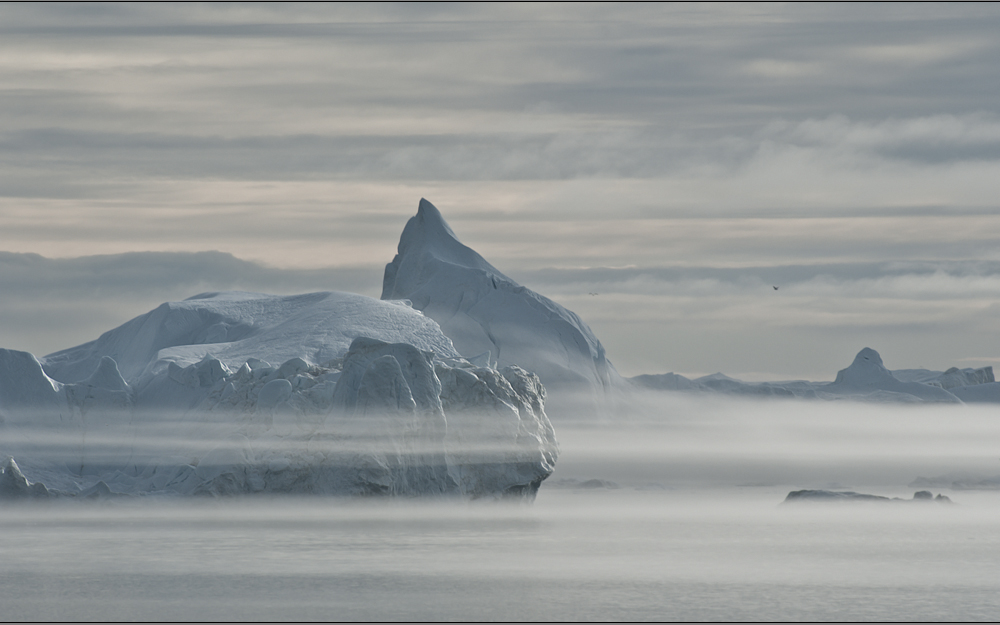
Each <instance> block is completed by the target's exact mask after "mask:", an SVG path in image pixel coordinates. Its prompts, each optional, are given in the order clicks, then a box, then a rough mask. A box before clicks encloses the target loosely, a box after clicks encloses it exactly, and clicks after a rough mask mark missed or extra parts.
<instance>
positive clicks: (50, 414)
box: [0, 293, 558, 497]
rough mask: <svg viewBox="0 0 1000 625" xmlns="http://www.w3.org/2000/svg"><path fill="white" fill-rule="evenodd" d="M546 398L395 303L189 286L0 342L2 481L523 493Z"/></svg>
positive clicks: (77, 486) (534, 382)
mask: <svg viewBox="0 0 1000 625" xmlns="http://www.w3.org/2000/svg"><path fill="white" fill-rule="evenodd" d="M272 363H273V364H272ZM544 397H545V391H544V389H543V388H542V386H541V384H540V382H539V381H538V378H537V377H536V376H534V375H533V374H531V373H528V372H526V371H524V370H522V369H519V368H517V367H507V368H504V369H502V370H497V369H495V368H490V367H478V366H475V365H473V364H472V363H470V362H468V361H466V360H465V359H463V358H462V357H461V356H460V355H459V353H458V352H457V351H456V350H455V349H454V347H453V346H452V343H451V341H450V339H448V337H446V336H445V335H444V334H443V333H442V332H441V330H440V328H439V327H438V326H437V324H436V323H435V322H434V321H433V320H432V319H428V318H427V317H425V316H424V315H422V314H421V313H419V312H418V311H415V310H413V309H411V308H409V307H407V306H404V305H401V304H400V303H398V302H397V303H392V302H384V301H380V300H375V299H372V298H369V297H364V296H360V295H352V294H347V293H312V294H308V295H301V296H292V297H279V296H273V295H262V294H254V293H211V294H204V295H200V296H197V297H194V298H191V299H189V300H185V301H183V302H172V303H167V304H164V305H162V306H160V307H158V308H156V309H155V310H153V311H151V312H149V313H147V314H145V315H142V316H140V317H137V318H136V319H133V320H132V321H129V322H128V323H125V324H124V325H122V326H120V327H118V328H115V329H114V330H111V331H109V332H106V333H105V334H103V335H102V336H101V337H100V338H99V339H97V340H96V341H92V342H90V343H87V344H84V345H81V346H79V347H75V348H72V349H68V350H63V351H60V352H56V353H54V354H51V355H49V356H47V357H45V358H43V359H40V360H39V359H36V358H35V357H34V356H33V355H31V354H29V353H26V352H16V351H11V350H0V445H2V448H0V453H3V454H7V455H8V456H12V457H17V459H18V462H17V463H14V462H13V460H11V461H10V462H8V468H6V469H5V473H4V477H3V479H2V480H0V481H3V480H6V481H5V482H4V483H5V484H6V483H8V482H9V484H8V485H7V487H5V488H6V490H5V491H4V492H7V491H9V493H8V494H10V493H20V494H21V495H23V496H29V495H30V496H49V495H52V494H69V495H75V496H102V494H103V495H112V494H115V493H122V494H131V495H135V494H151V493H179V494H199V493H205V494H238V493H258V492H260V493H267V492H272V493H278V492H280V493H319V494H342V495H343V494H389V495H428V494H439V495H449V494H457V495H463V496H471V497H484V496H485V497H495V496H506V495H515V496H527V497H533V496H534V493H535V492H536V491H537V489H538V486H539V484H540V483H541V481H542V480H544V479H545V478H546V477H547V476H548V475H549V474H550V473H551V472H552V470H553V468H554V464H555V461H556V457H557V455H558V446H557V444H556V441H555V435H554V433H553V431H552V427H551V425H550V424H549V421H548V418H547V416H546V415H545V412H544V408H543V402H544ZM18 465H20V467H18ZM25 476H28V477H25ZM29 479H30V482H29ZM43 483H44V485H45V486H42V484H43ZM32 484H34V485H32ZM94 489H96V490H94ZM0 490H2V489H0ZM2 495H3V493H0V496H2ZM21 495H18V496H21ZM11 496H13V495H11Z"/></svg>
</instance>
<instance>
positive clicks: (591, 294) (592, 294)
mask: <svg viewBox="0 0 1000 625" xmlns="http://www.w3.org/2000/svg"><path fill="white" fill-rule="evenodd" d="M588 295H597V293H588Z"/></svg>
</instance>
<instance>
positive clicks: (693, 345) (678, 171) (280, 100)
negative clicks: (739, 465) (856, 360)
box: [0, 4, 1000, 379]
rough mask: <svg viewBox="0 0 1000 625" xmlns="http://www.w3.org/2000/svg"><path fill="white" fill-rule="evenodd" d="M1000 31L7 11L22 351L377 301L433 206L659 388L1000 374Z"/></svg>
mask: <svg viewBox="0 0 1000 625" xmlns="http://www.w3.org/2000/svg"><path fill="white" fill-rule="evenodd" d="M998 33H1000V8H998V7H997V6H995V5H987V6H980V5H973V4H960V5H924V4H919V5H895V4H893V5H854V4H852V5H846V6H844V5H813V4H809V5H792V6H782V5H774V6H770V5H768V6H761V5H752V6H735V7H734V6H729V5H725V6H710V7H703V6H701V5H695V6H686V5H666V6H662V5H657V6H646V5H626V6H619V5H613V6H602V5H590V4H587V5H581V6H573V5H570V6H566V5H562V4H560V5H535V4H531V5H525V4H518V5H513V6H499V7H496V6H492V5H489V6H481V5H472V6H457V7H456V6H453V5H429V6H427V5H417V6H413V5H376V6H367V5H347V6H341V5H334V6H328V5H305V6H287V5H256V4H255V5H248V6H240V5H221V6H216V5H190V4H182V5H172V4H171V5H152V6H148V5H124V6H123V5H110V6H103V5H41V6H36V5H7V4H5V5H2V6H0V250H2V251H3V252H5V253H0V345H2V346H5V347H9V348H15V349H24V350H29V351H32V352H35V353H37V354H45V353H48V352H51V351H54V350H56V349H59V348H63V347H68V346H70V345H74V344H77V343H81V342H84V341H87V340H90V339H92V338H95V337H96V336H97V335H98V334H99V333H100V332H102V331H104V330H107V329H110V328H111V327H114V326H116V325H119V324H120V323H123V322H124V321H126V320H128V319H129V318H131V317H133V316H135V315H137V314H140V313H142V312H145V311H146V310H148V309H150V308H152V307H154V306H156V305H157V304H159V303H160V302H162V301H165V300H171V299H182V298H184V297H187V296H190V295H193V294H195V293H197V292H201V291H207V290H219V289H230V288H244V289H252V290H263V291H270V292H302V291H309V290H330V289H338V290H346V291H354V292H360V293H365V294H368V295H373V296H376V297H377V296H378V295H379V292H380V288H381V273H382V268H383V267H384V265H385V263H387V262H389V261H390V260H391V259H392V256H393V254H394V252H395V246H396V243H397V242H398V238H399V234H400V232H401V231H402V228H403V226H404V224H405V223H406V220H407V219H408V218H409V217H410V216H411V215H412V214H413V213H414V212H415V211H416V207H417V203H418V201H419V199H420V198H421V197H426V198H427V199H429V200H430V201H431V202H433V203H434V204H435V205H436V206H437V207H438V208H439V209H441V211H442V213H443V214H444V215H445V218H446V219H448V221H449V222H450V224H451V226H452V228H453V229H454V230H455V231H456V233H457V234H458V235H459V237H460V238H461V239H462V240H463V242H465V243H466V244H467V245H469V246H471V247H472V248H474V249H476V250H477V251H479V252H480V253H481V254H483V256H485V257H486V258H487V260H489V261H490V262H491V263H492V264H493V265H494V266H496V267H498V268H499V269H500V270H502V271H504V272H505V273H507V274H508V275H509V276H510V277H512V278H514V279H515V280H517V281H519V282H522V283H523V284H525V285H527V286H529V287H531V288H533V289H535V290H536V291H539V292H541V293H543V294H545V295H548V296H549V297H552V298H553V299H555V300H556V301H558V302H560V303H562V304H563V305H565V306H567V307H568V308H570V309H572V310H575V311H576V312H577V313H579V314H580V315H581V317H582V318H583V319H584V320H585V321H587V322H588V323H589V324H590V325H591V327H592V328H593V329H594V331H595V333H596V334H597V335H598V337H599V338H600V339H601V340H602V341H603V343H604V344H605V347H606V348H607V352H608V355H609V357H610V358H611V360H612V361H613V362H614V363H615V364H616V365H617V366H618V368H619V370H620V371H621V372H622V373H623V374H625V375H635V374H639V373H660V372H666V371H675V372H679V373H684V374H688V375H697V374H705V373H712V372H715V371H719V370H721V371H723V372H725V373H728V374H730V375H734V376H736V377H743V378H745V379H777V378H789V377H804V378H809V379H832V378H833V376H834V375H835V373H836V371H837V369H840V368H843V367H845V366H847V365H848V364H849V363H850V361H851V360H852V359H853V356H854V354H855V353H856V352H857V351H858V350H860V349H861V348H862V347H865V346H868V347H872V348H874V349H876V350H878V351H879V352H880V353H881V354H882V357H883V360H884V361H885V362H886V364H887V366H889V367H890V368H915V367H927V368H932V369H945V368H947V367H949V366H952V365H957V366H962V367H966V366H982V365H988V364H998V365H1000V343H998V340H997V338H998V329H997V317H998V313H1000V299H998V298H1000V247H998V245H997V243H998V241H1000V210H998V204H1000V111H998V107H1000V36H998V35H997V34H998ZM209 251H213V252H219V253H215V254H205V253H204V252H209ZM151 252H156V254H152V253H151ZM135 253H143V254H135ZM95 255H102V257H100V258H92V256H95ZM774 285H777V286H779V287H780V289H779V290H777V291H775V290H774V289H773V288H772V286H774ZM589 293H598V295H596V296H594V295H589Z"/></svg>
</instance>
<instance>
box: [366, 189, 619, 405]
mask: <svg viewBox="0 0 1000 625" xmlns="http://www.w3.org/2000/svg"><path fill="white" fill-rule="evenodd" d="M397 249H398V253H397V254H396V256H395V257H394V258H393V259H392V262H391V263H389V264H388V265H386V267H385V275H384V278H383V281H382V299H383V300H402V299H405V300H409V301H410V302H411V303H412V305H413V308H414V309H416V310H419V311H421V312H422V313H423V314H424V315H426V316H428V317H430V318H431V319H433V320H434V321H436V322H437V323H438V324H439V325H440V326H441V330H442V331H443V332H444V333H445V335H447V336H448V337H449V338H450V339H451V340H452V342H453V343H454V345H455V349H457V350H458V351H459V352H460V353H461V354H462V355H463V356H464V357H466V358H476V357H479V356H481V355H483V354H485V353H487V352H489V354H490V356H489V358H491V359H494V360H495V362H496V363H497V365H496V366H497V367H500V368H502V367H506V366H511V365H518V366H521V367H523V368H525V369H526V370H528V371H532V372H534V373H536V374H537V375H538V376H539V377H540V378H541V380H542V382H543V383H544V384H545V385H546V387H559V386H573V387H577V388H579V387H581V386H582V387H584V388H588V387H589V388H590V389H592V390H594V391H600V392H601V393H602V394H603V392H604V391H607V390H609V389H610V388H611V387H614V386H617V385H618V384H620V383H622V382H621V378H620V376H619V375H618V373H617V371H615V369H614V367H613V366H612V365H611V363H609V362H608V361H607V359H606V358H605V355H604V347H603V346H602V345H601V343H600V341H598V340H597V337H596V336H594V333H593V332H592V331H591V330H590V328H589V327H587V324H585V323H584V322H583V321H582V320H581V319H580V318H579V317H578V316H577V315H576V314H575V313H574V312H572V311H569V310H566V309H565V308H563V307H562V306H560V305H559V304H557V303H556V302H553V301H552V300H550V299H549V298H547V297H544V296H542V295H539V294H538V293H535V292H534V291H532V290H530V289H527V288H525V287H523V286H521V285H519V284H517V283H516V282H514V281H513V280H511V279H510V278H508V277H507V276H505V275H504V274H503V273H501V272H500V271H499V270H498V269H496V268H495V267H494V266H493V265H491V264H490V263H489V262H487V261H486V259H484V258H483V257H482V256H480V255H479V254H478V253H477V252H476V251H475V250H473V249H472V248H470V247H467V246H466V245H464V244H462V242H461V241H459V240H458V237H457V236H456V235H455V233H454V231H452V229H451V228H450V227H449V226H448V223H447V222H446V221H445V220H444V217H443V216H442V215H441V212H440V211H439V210H438V209H437V207H435V206H434V205H433V204H431V203H430V202H428V201H427V200H426V199H421V200H420V205H419V206H418V207H417V214H416V215H414V216H413V217H411V218H410V220H409V221H408V222H407V223H406V227H405V228H403V233H402V235H401V236H400V239H399V247H398V248H397Z"/></svg>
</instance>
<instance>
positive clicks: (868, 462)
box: [0, 400, 1000, 621]
mask: <svg viewBox="0 0 1000 625" xmlns="http://www.w3.org/2000/svg"><path fill="white" fill-rule="evenodd" d="M647 417H648V418H638V417H636V418H632V419H630V420H627V421H626V420H618V421H616V420H605V421H602V422H600V423H563V424H562V425H561V426H557V433H558V435H559V438H560V443H561V445H562V456H561V458H560V460H559V463H558V465H557V470H556V473H555V474H554V475H553V476H552V478H550V479H549V480H548V481H547V482H546V483H545V484H544V485H543V486H542V488H541V490H540V491H539V493H538V497H537V499H536V500H535V502H534V503H533V504H524V503H511V502H495V501H472V502H467V501H453V500H386V499H379V500H373V499H326V498H305V499H303V498H234V499H197V500H191V499H180V498H176V499H173V498H139V499H120V500H109V501H98V502H90V503H86V502H77V501H53V502H47V503H40V504H31V505H24V504H22V505H13V504H6V505H4V506H3V507H2V508H0V607H2V609H0V619H3V620H8V621H10V620H45V621H49V620H119V621H121V620H157V621H161V620H198V621H206V620H227V621H233V620H269V621H292V620H294V621H302V620H322V621H331V620H334V621H337V620H351V621H357V620H368V621H371V620H377V621H384V620H407V621H410V620H458V621H484V620H769V621H775V620H810V621H825V620H829V621H845V620H851V621H853V620H866V621H868V620H894V621H896V620H919V621H931V620H933V621H940V620H983V621H995V620H996V619H997V618H998V617H1000V565H998V563H1000V522H998V519H1000V491H990V490H967V489H965V488H966V487H964V486H962V485H961V484H960V483H956V484H955V485H954V486H955V487H954V488H953V487H952V486H951V485H948V484H947V479H951V478H948V477H947V476H949V475H950V476H952V477H955V476H958V477H957V478H956V480H958V481H959V482H960V481H961V480H963V479H964V480H966V483H969V481H970V480H972V479H973V478H974V477H976V476H986V477H988V476H989V474H990V472H991V471H992V474H994V475H995V474H1000V453H998V452H1000V449H998V446H1000V444H998V441H1000V438H998V437H997V432H998V429H1000V428H998V427H997V422H998V420H1000V413H998V411H996V410H979V409H972V408H969V407H913V406H902V407H884V406H865V405H860V404H850V403H846V402H844V403H842V402H834V403H833V404H829V405H826V404H815V403H812V404H810V403H800V402H723V401H707V400H699V401H695V400H690V401H688V400H684V401H677V402H673V403H670V404H669V405H667V406H664V407H662V408H661V414H656V415H652V416H650V415H647ZM936 476H937V477H940V476H945V478H944V479H945V481H944V482H941V481H940V480H939V483H941V484H945V485H944V486H940V487H936V486H932V487H930V488H929V490H931V491H932V492H933V493H934V494H935V495H936V494H938V493H944V494H945V495H947V496H948V497H950V498H951V499H952V500H953V501H954V503H953V504H951V505H947V504H943V503H937V502H907V501H897V502H881V503H872V504H857V503H856V504H851V503H845V504H827V505H824V504H808V503H806V504H797V505H796V504H782V501H783V500H784V498H785V496H786V495H787V494H788V492H789V491H790V490H794V489H798V488H828V489H833V490H855V491H858V492H868V493H872V494H878V495H885V496H890V497H900V498H903V499H910V498H911V497H912V495H913V492H914V490H917V488H916V487H913V486H910V485H909V483H910V482H912V481H913V480H915V479H916V478H917V477H925V478H934V477H936ZM962 476H965V477H962ZM970 476H971V477H970ZM932 481H933V480H932Z"/></svg>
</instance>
